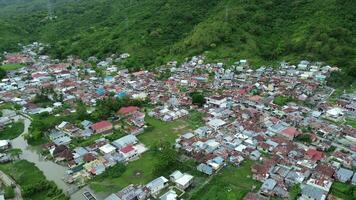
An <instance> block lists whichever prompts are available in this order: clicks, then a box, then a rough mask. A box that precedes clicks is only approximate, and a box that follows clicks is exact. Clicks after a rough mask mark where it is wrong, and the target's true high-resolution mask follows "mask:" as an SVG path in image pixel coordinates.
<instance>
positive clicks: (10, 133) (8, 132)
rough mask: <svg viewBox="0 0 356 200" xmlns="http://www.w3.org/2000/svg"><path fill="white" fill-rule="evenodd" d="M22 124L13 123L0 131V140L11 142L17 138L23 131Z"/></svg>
mask: <svg viewBox="0 0 356 200" xmlns="http://www.w3.org/2000/svg"><path fill="white" fill-rule="evenodd" d="M24 127H25V126H24V124H23V122H15V123H12V124H10V125H8V126H6V127H5V129H4V130H3V131H0V140H12V139H14V138H17V137H18V136H19V135H21V133H22V132H23V130H24Z"/></svg>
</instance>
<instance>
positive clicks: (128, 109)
mask: <svg viewBox="0 0 356 200" xmlns="http://www.w3.org/2000/svg"><path fill="white" fill-rule="evenodd" d="M139 109H140V108H139V107H137V106H127V107H122V108H120V110H119V111H117V112H118V113H119V114H129V113H132V112H136V111H138V110H139Z"/></svg>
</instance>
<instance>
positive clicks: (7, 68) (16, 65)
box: [0, 64, 24, 71]
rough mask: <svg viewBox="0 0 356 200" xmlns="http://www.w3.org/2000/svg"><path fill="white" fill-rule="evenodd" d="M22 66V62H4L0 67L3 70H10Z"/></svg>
mask: <svg viewBox="0 0 356 200" xmlns="http://www.w3.org/2000/svg"><path fill="white" fill-rule="evenodd" d="M22 67H24V66H23V65H22V64H5V65H1V66H0V68H1V69H3V70H5V71H11V70H16V69H20V68H22Z"/></svg>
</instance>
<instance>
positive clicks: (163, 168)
mask: <svg viewBox="0 0 356 200" xmlns="http://www.w3.org/2000/svg"><path fill="white" fill-rule="evenodd" d="M153 151H154V153H155V154H156V156H157V158H158V160H159V162H158V163H157V164H156V166H155V169H154V172H153V173H154V174H155V175H156V176H159V175H161V174H162V173H164V172H169V171H171V170H173V169H174V168H175V167H176V166H177V164H178V160H177V158H178V155H177V154H178V153H177V152H176V151H175V150H174V149H173V148H172V146H171V145H170V143H168V142H160V143H157V144H156V145H154V147H153Z"/></svg>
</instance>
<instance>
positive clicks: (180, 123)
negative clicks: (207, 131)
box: [138, 117, 192, 147]
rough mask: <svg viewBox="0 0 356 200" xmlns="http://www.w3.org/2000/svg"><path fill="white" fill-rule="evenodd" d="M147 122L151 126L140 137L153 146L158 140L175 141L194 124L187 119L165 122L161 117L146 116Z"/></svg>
mask: <svg viewBox="0 0 356 200" xmlns="http://www.w3.org/2000/svg"><path fill="white" fill-rule="evenodd" d="M145 121H146V123H148V124H149V125H150V126H151V127H150V128H149V129H148V130H147V131H145V132H144V133H143V134H141V135H139V137H138V139H139V140H140V141H141V142H142V143H143V144H145V145H146V146H148V147H149V146H151V145H153V144H155V143H156V142H158V141H164V142H169V143H172V144H173V143H174V142H175V139H177V138H178V137H179V136H180V135H182V134H184V133H185V132H186V131H188V130H192V129H191V128H192V126H191V125H190V124H189V123H188V122H187V121H186V119H179V120H175V121H173V122H163V121H161V120H159V119H156V118H152V117H146V118H145Z"/></svg>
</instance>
